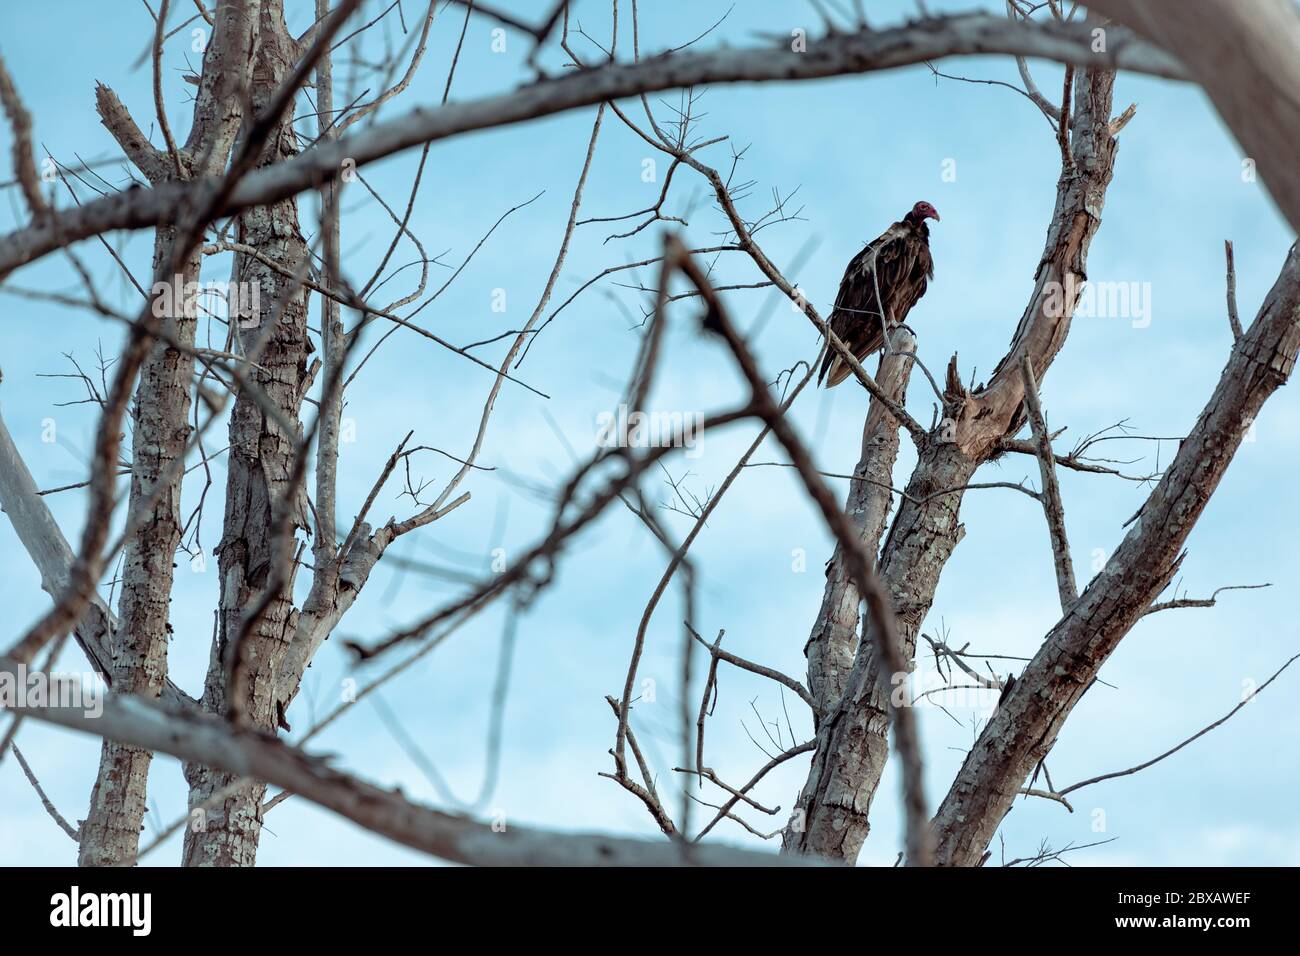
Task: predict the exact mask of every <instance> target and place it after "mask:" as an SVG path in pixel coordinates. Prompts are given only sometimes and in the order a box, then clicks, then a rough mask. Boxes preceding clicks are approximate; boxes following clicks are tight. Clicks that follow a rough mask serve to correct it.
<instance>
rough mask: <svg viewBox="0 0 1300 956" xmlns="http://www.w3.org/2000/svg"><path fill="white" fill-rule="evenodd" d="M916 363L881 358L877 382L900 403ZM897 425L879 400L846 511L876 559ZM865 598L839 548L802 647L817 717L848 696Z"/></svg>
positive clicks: (904, 338) (899, 336)
mask: <svg viewBox="0 0 1300 956" xmlns="http://www.w3.org/2000/svg"><path fill="white" fill-rule="evenodd" d="M890 341H891V344H892V345H893V347H894V349H895V351H896V352H899V353H909V352H910V353H914V352H915V351H916V338H915V337H914V336H913V335H912V333H911V332H910V331H909V330H908V329H907V328H905V327H903V328H898V329H895V330H894V331H893V333H891V335H890ZM913 363H914V359H913V357H912V356H911V355H906V354H892V355H887V356H885V355H882V356H881V359H880V366H879V368H878V369H877V371H876V383H877V384H878V385H879V386H880V387H881V388H882V389H884V390H885V393H886V394H887V395H888V396H889V397H890V398H891V399H893V401H895V402H898V403H900V404H901V403H902V401H903V399H904V397H905V396H906V394H907V383H908V379H909V378H910V377H911V374H912V365H913ZM898 429H899V424H898V421H897V420H896V419H895V418H894V416H893V415H891V414H890V413H889V412H888V411H887V410H886V408H885V406H884V404H883V403H882V402H880V401H878V400H876V399H875V398H873V399H872V400H871V403H870V405H869V406H868V408H867V417H866V421H865V422H864V423H863V426H862V454H861V455H860V457H859V460H858V464H857V467H855V468H854V469H853V475H854V480H853V481H851V482H850V483H849V492H848V499H847V501H846V503H845V508H844V510H845V512H846V513H847V514H848V516H849V518H850V519H851V520H852V521H853V523H854V526H855V527H857V528H858V529H859V531H860V534H861V541H862V546H863V548H864V549H865V550H866V552H867V553H868V554H870V555H872V556H873V557H874V556H876V555H878V554H879V552H880V539H881V538H882V537H883V536H884V534H885V524H886V522H887V521H888V519H889V509H890V507H891V505H892V504H893V501H894V494H893V491H892V490H891V481H892V480H893V477H894V463H895V462H896V461H897V460H898ZM861 606H862V595H860V594H859V593H858V589H857V588H856V587H854V585H853V581H852V580H851V579H850V577H849V574H848V571H847V569H846V568H845V566H844V555H843V553H842V550H841V549H840V548H839V547H838V546H837V547H836V548H835V553H834V554H833V555H832V556H831V560H830V563H829V564H828V565H827V566H826V590H825V591H824V592H823V594H822V606H821V610H820V611H819V612H818V614H817V620H816V621H815V622H813V628H812V633H811V634H810V635H809V636H808V642H807V643H806V644H805V645H804V655H805V656H806V657H807V658H808V689H809V691H811V692H812V697H813V703H814V704H815V705H816V708H817V712H818V714H822V713H829V712H830V710H831V708H833V707H834V706H835V704H837V703H838V702H839V699H840V696H841V695H842V694H843V693H844V682H845V681H846V680H848V676H849V671H850V670H851V669H852V667H853V655H854V654H855V653H856V651H857V648H858V612H859V610H860V608H861ZM818 722H819V723H820V721H818Z"/></svg>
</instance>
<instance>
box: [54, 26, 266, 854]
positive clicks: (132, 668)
mask: <svg viewBox="0 0 1300 956" xmlns="http://www.w3.org/2000/svg"><path fill="white" fill-rule="evenodd" d="M246 13H247V11H246V10H245V8H244V5H243V4H242V3H239V2H226V3H222V4H221V5H220V6H219V8H218V10H217V13H216V17H215V30H214V34H213V37H212V40H211V42H210V43H209V44H208V46H207V49H206V51H205V55H204V58H203V66H204V70H203V75H202V76H201V77H200V80H199V94H198V96H197V97H196V100H195V110H194V121H193V125H192V127H191V135H190V137H189V141H188V142H187V143H186V144H185V147H184V149H182V150H178V151H177V152H176V153H175V154H169V153H167V152H166V151H163V150H157V149H154V148H153V147H152V146H150V145H149V143H148V141H147V140H146V139H145V138H144V137H143V136H142V135H141V133H140V130H139V128H138V126H137V125H136V123H135V122H134V121H133V120H132V119H131V117H130V115H129V113H127V111H126V108H125V107H124V106H123V105H122V104H121V102H120V101H119V100H118V99H117V97H116V96H114V95H113V94H112V92H111V91H110V90H108V89H107V88H106V87H103V86H101V87H99V89H98V90H97V97H96V99H97V104H98V107H99V112H100V116H101V119H102V120H103V122H104V125H105V126H106V127H107V128H108V130H109V131H110V132H111V133H112V134H113V135H114V137H115V138H116V139H117V140H118V142H119V143H120V144H121V145H122V147H123V149H124V151H125V152H126V153H127V155H129V156H130V157H131V158H132V159H133V160H134V161H135V162H136V164H137V166H138V167H139V169H140V171H141V172H143V173H144V174H145V175H146V176H147V177H148V178H149V179H150V181H151V182H153V183H154V184H155V185H156V184H158V183H162V182H169V181H173V180H176V179H191V178H194V177H197V176H204V175H211V174H213V173H215V172H218V171H219V170H221V169H222V168H223V167H224V166H225V164H226V160H227V157H228V156H229V153H230V147H231V144H232V143H233V141H234V137H235V133H236V131H237V129H238V124H239V119H240V117H241V115H242V111H241V110H240V109H239V105H238V104H239V102H240V97H241V96H242V93H243V87H244V83H245V76H246V64H247V61H248V56H249V52H250V49H251V44H252V22H253V21H252V19H251V18H249V17H248V16H247V15H246ZM177 239H178V237H177V230H176V227H175V226H174V225H163V226H160V227H159V228H158V230H157V233H156V234H155V237H154V254H153V270H152V274H153V281H154V285H153V287H151V288H150V290H149V294H150V296H151V297H153V300H154V314H155V315H156V316H158V317H159V318H160V319H162V325H163V330H164V332H165V333H166V335H167V337H168V339H169V340H170V341H163V340H158V341H156V342H155V344H154V346H153V348H152V349H151V351H150V353H149V355H148V356H147V357H146V358H145V360H144V362H143V364H142V365H141V368H140V380H139V383H138V384H137V386H136V393H135V403H134V425H135V427H134V430H133V444H132V463H131V491H130V497H129V503H128V514H130V515H131V517H132V520H133V521H135V522H136V526H135V531H134V533H133V534H132V536H131V538H130V540H129V542H128V543H127V547H126V552H125V556H124V560H123V565H122V597H121V602H120V605H119V608H118V624H117V628H116V629H115V630H114V632H113V634H112V638H111V640H110V644H109V651H110V654H111V662H110V668H111V680H112V686H113V689H114V690H115V691H117V692H118V693H128V694H140V695H143V696H146V697H150V698H157V697H159V696H160V695H161V693H162V691H163V688H164V686H165V684H166V680H167V643H168V640H169V638H170V634H171V625H170V624H169V623H168V611H169V607H170V603H171V591H172V582H173V577H174V571H175V556H176V548H177V546H178V545H179V544H180V540H181V530H182V521H183V519H182V515H181V484H182V478H183V476H184V471H185V453H186V445H187V442H188V439H189V435H190V426H189V424H188V420H189V414H190V388H191V382H192V380H193V377H194V357H193V353H192V351H191V350H192V348H193V346H194V339H195V328H196V321H197V319H196V315H195V311H194V309H195V302H194V301H193V299H192V298H191V296H190V295H189V290H190V289H191V283H197V282H198V279H199V275H200V269H201V266H202V262H203V257H202V254H201V253H200V252H198V251H195V252H194V253H193V254H192V255H191V256H190V257H189V259H188V261H186V262H185V263H184V266H183V268H182V269H181V270H180V272H179V273H177V274H175V275H169V274H167V273H168V272H169V271H170V265H171V263H172V261H173V258H174V254H175V251H176V243H177ZM160 288H165V289H167V290H170V291H169V292H166V293H164V294H162V295H156V294H155V293H156V292H157V291H159V289H160ZM151 760H152V754H150V753H149V751H147V750H141V749H139V748H136V747H129V746H124V745H121V744H118V743H116V742H114V741H111V740H105V741H104V746H103V749H102V751H101V754H100V763H99V774H98V776H97V777H96V779H95V786H94V788H93V790H92V791H91V795H90V811H89V813H88V815H87V817H86V820H85V821H84V823H83V824H82V826H81V844H80V851H79V854H78V862H79V864H80V865H82V866H121V865H128V866H129V865H131V864H132V863H133V862H134V861H135V856H136V852H137V850H138V848H139V839H140V830H141V828H142V825H143V821H144V815H145V813H146V811H147V810H148V801H147V796H146V790H147V785H148V778H149V765H150V763H151Z"/></svg>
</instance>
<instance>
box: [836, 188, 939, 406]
mask: <svg viewBox="0 0 1300 956" xmlns="http://www.w3.org/2000/svg"><path fill="white" fill-rule="evenodd" d="M927 219H933V220H935V222H938V221H939V214H938V213H937V212H935V210H934V207H933V206H931V205H930V204H929V203H928V202H919V203H917V204H916V205H915V206H913V207H912V211H911V212H909V213H908V214H907V215H906V216H904V217H903V218H902V219H901V220H899V221H898V222H896V223H894V224H893V225H892V226H890V227H889V228H888V229H886V230H885V231H884V233H883V234H882V235H881V236H880V238H878V239H875V240H873V241H872V242H870V243H868V244H867V247H866V248H865V249H863V250H862V251H861V252H859V253H858V254H857V255H856V256H854V257H853V259H852V261H850V262H849V267H848V268H847V269H845V270H844V278H843V279H841V280H840V292H839V295H838V296H836V299H835V309H834V311H833V312H831V318H830V327H831V331H832V332H834V333H835V334H836V335H838V336H839V337H840V339H841V340H842V341H843V342H844V344H845V345H847V346H848V347H849V349H850V350H851V351H852V352H853V355H854V357H855V358H857V360H858V361H859V362H862V361H864V360H865V359H866V357H867V356H868V355H870V354H871V353H872V352H875V351H877V350H878V349H880V348H881V347H883V346H884V344H885V336H884V333H883V329H882V325H881V316H882V315H885V316H888V318H889V328H891V329H892V328H894V327H895V326H897V325H901V324H902V323H903V321H904V320H905V319H906V318H907V313H908V312H910V311H911V310H912V306H914V305H916V301H917V300H918V299H919V298H921V296H923V295H925V287H926V283H927V282H928V280H930V279H932V278H934V260H933V259H931V258H930V230H929V228H928V227H927V226H926V224H925V221H926V220H927ZM882 301H883V303H884V308H883V309H882V308H881V302H882ZM850 371H851V369H850V368H849V366H848V363H847V362H845V361H844V359H843V358H842V357H841V356H840V353H839V352H837V351H835V349H834V348H832V349H830V350H829V351H828V352H827V353H826V358H825V360H824V361H823V362H822V369H821V374H820V375H818V377H817V380H818V381H819V382H820V381H822V380H823V379H825V381H826V387H827V388H831V387H833V386H835V385H838V384H840V382H842V381H844V380H845V379H846V378H848V377H849V373H850Z"/></svg>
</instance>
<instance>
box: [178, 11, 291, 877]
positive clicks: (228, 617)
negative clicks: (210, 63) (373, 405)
mask: <svg viewBox="0 0 1300 956" xmlns="http://www.w3.org/2000/svg"><path fill="white" fill-rule="evenodd" d="M297 59H298V50H297V47H296V45H295V43H294V41H293V39H292V37H290V35H289V32H288V29H287V28H286V26H285V23H284V11H283V4H282V2H281V0H266V2H264V3H263V5H262V10H261V13H260V22H259V35H258V47H257V52H256V56H255V59H254V63H253V79H252V89H251V102H252V107H253V109H254V111H255V112H261V111H262V110H263V109H264V108H265V106H266V104H267V103H268V102H269V101H270V100H271V98H272V96H273V95H274V94H275V92H276V90H277V89H278V88H279V86H280V83H281V81H282V80H283V79H284V78H285V77H286V76H287V75H288V74H289V73H290V71H291V70H292V69H293V67H294V65H295V63H296V62H297ZM292 121H293V115H292V111H287V112H286V114H285V115H284V116H283V118H282V119H281V121H280V122H279V123H278V124H277V126H276V128H275V129H274V130H273V131H272V133H271V135H270V136H269V138H268V141H267V146H266V148H265V150H264V152H263V154H262V156H261V158H260V161H259V166H260V167H262V168H265V167H269V166H272V165H275V164H277V163H281V162H284V161H285V160H286V159H288V158H289V157H291V156H293V155H294V154H295V152H296V148H295V146H294V136H293V130H292ZM237 239H238V241H239V242H240V243H241V244H244V245H248V246H251V247H253V248H254V249H257V250H258V251H259V252H260V253H261V255H262V256H263V257H264V258H265V259H269V260H271V261H272V262H274V263H275V264H277V265H278V266H279V267H280V268H279V269H276V268H273V267H272V266H271V265H269V264H268V263H267V262H265V261H262V260H260V259H258V258H255V257H253V256H250V255H244V254H238V255H237V256H236V258H235V264H234V269H233V276H232V281H233V282H234V283H236V288H239V289H241V290H243V289H248V290H252V289H256V293H257V305H256V307H255V308H246V309H245V310H243V311H241V312H240V313H239V314H238V315H237V314H236V311H237V310H234V309H232V310H231V319H232V321H233V322H235V323H236V325H237V328H238V334H239V337H240V343H241V345H242V347H243V350H244V352H245V354H248V353H254V352H255V353H256V354H257V362H256V364H255V366H253V367H252V368H251V374H250V376H249V377H250V380H251V381H252V382H253V383H254V384H255V385H256V386H257V387H259V388H260V389H261V390H262V392H263V394H264V395H265V396H266V398H267V399H269V400H270V402H272V403H273V404H274V406H275V408H276V409H278V410H279V411H280V412H281V413H282V414H283V416H284V418H285V419H286V420H287V421H289V422H294V423H297V422H298V414H299V410H300V407H301V404H302V397H303V382H304V378H305V375H306V357H307V354H308V352H309V351H310V350H311V346H310V344H309V343H308V340H307V295H306V291H305V290H304V288H303V287H302V286H301V283H299V282H297V281H295V279H294V278H292V276H294V275H295V274H297V273H298V271H299V270H300V268H301V266H302V263H303V262H304V260H305V258H306V256H307V243H306V240H305V239H304V238H303V235H302V232H301V231H300V229H299V225H298V206H297V202H296V200H295V199H292V198H290V199H285V200H282V201H280V202H276V203H273V204H271V205H269V206H254V207H251V208H249V209H246V210H244V211H243V212H242V213H241V214H240V215H239V217H238V221H237ZM285 272H287V273H288V275H286V274H285ZM241 298H242V299H245V305H246V306H247V305H249V302H248V300H247V298H246V297H244V296H242V295H241ZM272 320H274V321H275V324H274V326H273V327H270V328H267V327H266V323H268V322H271V321H272ZM300 431H301V429H300V428H299V429H296V430H295V433H294V434H286V433H285V431H284V430H283V429H282V428H281V427H280V426H279V425H278V424H277V423H276V422H275V421H274V420H272V419H271V418H270V417H268V415H267V413H266V412H265V411H264V410H263V408H262V406H261V405H260V404H259V403H258V402H257V401H256V400H255V399H254V398H253V397H251V396H250V395H249V394H248V393H247V392H240V394H239V397H238V399H237V400H236V402H235V407H234V409H233V411H232V413H231V418H230V429H229V435H230V451H229V454H228V459H227V485H226V506H225V523H224V527H223V531H222V538H221V543H220V544H219V545H218V547H217V549H216V550H217V563H218V570H219V574H220V578H221V598H220V608H219V611H218V622H217V634H216V638H215V640H214V642H213V647H212V655H211V659H210V662H209V667H208V673H207V678H206V680H205V682H204V690H203V707H204V709H205V710H207V711H208V712H210V713H213V714H220V715H226V714H227V713H228V712H229V711H230V710H231V709H232V707H233V708H234V709H236V710H237V711H238V712H239V713H240V714H242V715H243V716H244V717H245V718H246V719H247V721H248V722H249V723H251V724H252V725H253V726H255V727H258V728H260V729H262V730H266V731H273V730H274V729H275V727H276V726H277V723H278V718H279V716H280V715H279V714H278V712H277V709H276V707H275V687H276V677H277V674H278V671H279V668H280V665H281V663H282V661H283V660H284V656H285V653H286V651H287V649H288V647H289V643H290V640H291V639H292V637H293V634H294V629H295V626H296V618H297V612H296V611H295V610H294V608H293V602H292V575H289V576H288V579H287V580H286V581H284V582H283V584H282V586H281V587H280V588H279V592H278V593H277V594H275V595H273V596H272V597H271V600H270V603H269V605H268V606H267V608H266V611H265V613H264V614H263V615H262V616H261V618H260V619H259V620H258V621H257V623H256V625H255V626H254V627H253V628H252V630H251V632H250V633H249V634H248V635H247V636H246V637H245V638H244V640H243V642H242V662H243V663H242V666H243V670H244V677H245V678H246V680H245V681H244V682H243V686H244V687H245V688H246V695H245V697H244V699H241V700H238V701H232V700H230V699H228V695H227V690H228V687H227V675H228V673H229V671H230V667H231V663H232V662H231V660H230V654H231V652H232V650H233V648H234V646H235V644H236V639H237V637H238V636H239V634H240V632H241V630H242V629H243V627H244V623H245V615H246V613H247V612H248V610H249V609H250V608H251V607H253V606H254V605H255V604H256V603H257V602H258V600H259V598H261V596H262V593H263V590H264V589H265V588H266V587H267V586H268V584H270V583H272V581H273V578H275V573H274V562H276V561H277V560H279V559H280V558H281V555H280V553H279V551H278V550H277V543H276V541H274V540H273V537H274V536H273V529H274V525H275V521H276V517H277V515H278V508H279V507H280V502H281V501H282V500H283V498H284V495H285V493H286V491H287V486H288V482H289V475H290V471H291V470H292V468H293V461H294V456H295V453H296V451H297V448H298V443H299V441H300V438H301V435H300V434H299V432H300ZM288 506H289V507H291V508H293V511H294V513H293V516H292V517H291V519H290V521H291V525H292V527H293V528H297V527H305V526H306V519H305V517H304V513H305V500H304V499H303V498H302V496H301V494H299V495H298V496H297V500H296V501H293V502H290V503H289V504H288ZM185 777H186V780H188V781H189V784H190V799H189V803H190V807H191V810H195V809H197V808H200V807H204V806H205V805H206V804H207V803H208V802H209V801H210V800H211V799H212V797H213V796H214V794H216V793H217V792H218V791H221V790H225V789H226V788H228V787H230V786H231V785H232V784H234V783H235V782H236V781H237V780H238V777H237V776H236V775H232V774H230V773H227V772H224V771H222V770H217V769H213V768H210V767H205V766H202V765H200V764H194V763H190V764H186V766H185ZM265 792H266V785H265V783H261V782H256V783H252V782H250V783H249V784H247V785H246V786H244V787H241V788H239V789H237V790H235V791H234V792H233V793H232V794H230V795H228V796H227V797H226V799H225V800H224V801H222V802H221V803H220V804H218V805H217V806H216V807H209V808H207V809H205V810H204V811H203V814H202V818H201V822H202V829H198V825H197V824H196V825H194V826H191V828H190V829H189V830H188V831H187V832H186V837H185V849H184V863H185V865H187V866H251V865H253V863H254V861H255V858H256V854H257V844H258V838H259V836H260V834H261V826H262V822H261V811H260V807H261V803H262V798H263V795H264V794H265Z"/></svg>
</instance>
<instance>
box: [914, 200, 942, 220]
mask: <svg viewBox="0 0 1300 956" xmlns="http://www.w3.org/2000/svg"><path fill="white" fill-rule="evenodd" d="M907 218H908V219H909V220H911V221H912V222H914V223H922V222H925V220H927V219H933V220H934V221H935V222H938V221H939V212H938V210H936V209H935V208H934V207H933V206H931V205H930V204H929V203H928V202H919V203H917V204H916V205H915V206H913V207H912V211H911V212H909V213H908V214H907Z"/></svg>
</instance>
